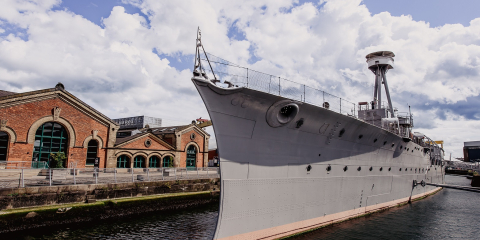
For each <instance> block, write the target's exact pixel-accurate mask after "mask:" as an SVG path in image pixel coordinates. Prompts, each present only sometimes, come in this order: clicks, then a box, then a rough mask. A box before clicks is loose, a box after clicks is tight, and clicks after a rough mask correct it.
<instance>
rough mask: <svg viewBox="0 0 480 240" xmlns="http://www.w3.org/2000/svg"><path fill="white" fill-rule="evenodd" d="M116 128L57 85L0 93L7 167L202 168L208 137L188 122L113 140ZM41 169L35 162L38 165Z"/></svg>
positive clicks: (0, 143) (1, 155) (1, 150)
mask: <svg viewBox="0 0 480 240" xmlns="http://www.w3.org/2000/svg"><path fill="white" fill-rule="evenodd" d="M119 128H120V126H119V125H118V124H117V123H115V122H114V121H113V120H111V119H110V118H108V117H107V116H105V115H103V114H102V113H100V112H99V111H97V110H95V109H94V108H92V107H90V106H88V105H87V104H86V103H84V102H82V101H81V100H80V99H78V98H76V97H75V96H73V95H72V94H71V93H69V92H67V91H66V90H65V88H64V86H63V84H61V83H59V84H57V85H56V86H55V88H50V89H43V90H38V91H32V92H26V93H13V92H7V91H0V162H3V163H4V164H6V165H8V166H12V165H15V166H22V167H37V166H39V163H50V165H51V164H52V161H51V160H52V159H51V153H57V152H63V153H65V154H66V157H67V159H66V160H65V162H64V164H63V165H64V167H72V166H76V167H77V168H83V167H93V163H94V160H95V158H97V157H98V158H99V159H100V165H99V166H100V167H101V168H104V167H107V168H113V167H119V168H130V167H138V168H140V167H141V168H146V167H162V166H165V167H168V166H175V167H186V166H188V167H204V166H205V167H206V166H207V163H208V140H209V138H210V136H209V135H208V133H206V132H205V131H204V130H203V129H201V128H199V127H197V126H196V125H195V124H194V123H192V124H189V125H184V126H175V127H159V128H152V129H150V128H144V129H142V130H141V131H137V132H138V133H136V134H134V135H132V136H126V137H123V138H118V139H117V132H118V130H119ZM40 165H41V164H40Z"/></svg>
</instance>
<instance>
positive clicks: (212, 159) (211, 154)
mask: <svg viewBox="0 0 480 240" xmlns="http://www.w3.org/2000/svg"><path fill="white" fill-rule="evenodd" d="M208 166H209V167H218V166H220V157H219V156H218V149H217V148H213V149H209V150H208Z"/></svg>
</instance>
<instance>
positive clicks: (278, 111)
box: [266, 100, 300, 128]
mask: <svg viewBox="0 0 480 240" xmlns="http://www.w3.org/2000/svg"><path fill="white" fill-rule="evenodd" d="M299 111H300V108H299V106H298V105H297V104H295V103H293V102H292V101H291V100H281V101H278V102H276V103H274V104H273V105H272V106H271V107H270V108H269V109H268V111H267V115H266V120H267V123H268V125H270V126H271V127H274V128H277V127H281V126H283V125H285V124H287V123H289V122H290V121H293V119H295V117H296V116H297V115H298V113H299ZM297 123H298V122H297Z"/></svg>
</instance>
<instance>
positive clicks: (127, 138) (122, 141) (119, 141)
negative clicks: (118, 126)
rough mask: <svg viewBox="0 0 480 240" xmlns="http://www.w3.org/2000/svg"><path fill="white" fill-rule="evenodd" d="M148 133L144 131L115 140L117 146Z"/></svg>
mask: <svg viewBox="0 0 480 240" xmlns="http://www.w3.org/2000/svg"><path fill="white" fill-rule="evenodd" d="M145 134H147V132H144V133H137V134H135V135H132V136H128V137H123V138H117V139H116V141H115V146H117V145H120V144H122V143H124V142H128V141H130V140H132V139H134V138H137V137H141V136H143V135H145Z"/></svg>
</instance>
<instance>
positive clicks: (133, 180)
mask: <svg viewBox="0 0 480 240" xmlns="http://www.w3.org/2000/svg"><path fill="white" fill-rule="evenodd" d="M130 170H131V171H132V182H135V179H134V178H133V168H130Z"/></svg>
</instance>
